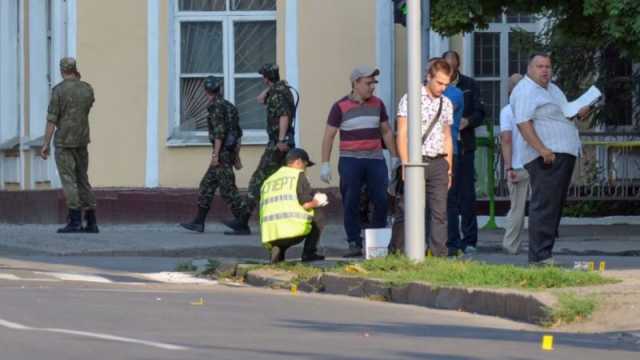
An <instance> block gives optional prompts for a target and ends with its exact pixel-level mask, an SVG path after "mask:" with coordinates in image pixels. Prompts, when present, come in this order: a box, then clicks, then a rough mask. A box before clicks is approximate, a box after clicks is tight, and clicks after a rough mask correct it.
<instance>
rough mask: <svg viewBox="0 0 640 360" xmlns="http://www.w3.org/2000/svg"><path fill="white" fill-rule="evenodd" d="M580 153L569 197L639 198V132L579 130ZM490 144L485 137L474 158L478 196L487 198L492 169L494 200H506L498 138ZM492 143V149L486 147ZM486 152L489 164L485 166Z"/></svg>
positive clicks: (580, 198)
mask: <svg viewBox="0 0 640 360" xmlns="http://www.w3.org/2000/svg"><path fill="white" fill-rule="evenodd" d="M580 138H581V140H582V144H583V148H582V155H581V156H580V158H579V159H578V161H577V162H576V167H575V170H574V173H573V178H572V180H571V186H570V187H569V195H568V197H569V199H571V200H640V133H611V132H610V133H607V132H581V133H580ZM493 139H494V141H493V144H489V142H488V141H487V139H485V143H484V145H485V146H484V147H481V148H480V149H479V151H478V155H477V157H476V173H477V174H478V181H477V188H476V190H477V195H478V199H483V200H487V199H489V198H490V192H491V191H490V190H491V189H490V185H489V180H490V179H491V176H490V174H489V172H493V174H492V175H493V176H494V179H495V180H494V181H493V189H492V190H493V191H494V194H495V198H496V199H506V198H508V196H509V192H508V190H507V180H506V173H505V171H504V166H503V160H502V154H501V150H500V140H499V137H498V136H496V137H494V138H493ZM491 145H493V149H492V150H493V151H491V149H490V147H491ZM488 154H490V155H492V156H491V163H492V166H488V165H489V164H487V161H488V160H489V156H488Z"/></svg>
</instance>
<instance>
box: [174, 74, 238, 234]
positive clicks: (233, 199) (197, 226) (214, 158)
mask: <svg viewBox="0 0 640 360" xmlns="http://www.w3.org/2000/svg"><path fill="white" fill-rule="evenodd" d="M203 86H204V91H205V94H206V96H207V98H208V99H209V106H208V107H207V111H208V113H209V115H208V116H207V127H208V130H209V140H210V141H211V145H212V146H213V151H212V152H211V160H210V161H209V168H208V169H207V172H206V173H205V174H204V176H203V178H202V181H200V188H199V190H198V193H199V196H198V212H197V215H196V217H195V218H194V219H193V221H191V222H190V223H185V224H180V226H182V227H183V228H185V229H187V230H191V231H196V232H204V223H205V220H206V217H207V213H208V212H209V209H210V207H211V202H212V201H213V197H214V195H215V193H216V191H217V190H218V189H219V190H220V196H221V197H222V199H223V200H224V201H225V202H226V203H227V205H228V206H229V207H230V208H231V212H232V213H233V215H234V216H235V217H236V218H239V217H241V216H243V215H244V214H245V213H246V205H245V203H244V201H243V200H242V197H241V196H240V193H239V192H238V188H237V187H236V177H235V174H234V172H233V167H234V165H235V166H236V167H239V165H238V164H239V150H240V138H241V137H242V129H241V128H240V117H239V115H238V110H237V109H236V107H235V106H234V105H233V104H232V103H230V102H229V101H227V100H225V98H224V97H223V96H222V91H221V86H222V80H221V79H216V78H215V77H213V76H209V77H207V78H205V80H204V83H203ZM240 230H242V229H239V230H238V232H240ZM244 231H245V232H246V233H249V228H248V227H247V228H245V229H244Z"/></svg>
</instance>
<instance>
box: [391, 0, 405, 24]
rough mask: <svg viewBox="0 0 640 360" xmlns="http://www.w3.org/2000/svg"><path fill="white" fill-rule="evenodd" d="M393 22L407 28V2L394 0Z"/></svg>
mask: <svg viewBox="0 0 640 360" xmlns="http://www.w3.org/2000/svg"><path fill="white" fill-rule="evenodd" d="M393 22H394V23H396V24H402V26H404V27H407V0H393Z"/></svg>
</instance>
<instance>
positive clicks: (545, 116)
mask: <svg viewBox="0 0 640 360" xmlns="http://www.w3.org/2000/svg"><path fill="white" fill-rule="evenodd" d="M509 103H510V104H511V107H512V109H513V114H514V116H515V119H516V124H522V123H524V122H527V121H529V120H533V127H534V128H535V130H536V132H537V133H538V137H539V138H540V141H542V143H543V144H544V146H546V147H547V148H548V149H550V150H551V151H553V152H554V153H564V154H569V155H573V156H576V157H577V156H578V155H579V154H580V149H581V143H580V133H579V131H578V128H577V127H576V125H575V124H574V123H573V122H572V121H570V120H569V119H567V118H566V117H565V116H564V114H563V113H562V106H563V105H565V104H566V103H567V98H566V96H565V95H564V94H563V93H562V90H560V89H559V88H558V87H557V86H556V85H555V84H553V83H551V82H550V83H549V85H548V86H547V88H546V89H545V88H543V87H542V86H540V85H538V84H537V83H536V82H535V81H533V80H532V79H531V78H529V77H528V76H525V77H524V79H522V81H520V82H519V83H518V85H516V87H515V89H513V92H512V93H511V97H510V98H509ZM525 143H526V141H525ZM539 156H540V154H538V152H537V151H535V150H534V149H533V148H532V147H531V145H529V144H528V143H526V146H525V147H524V151H523V152H522V157H521V160H522V163H523V164H524V165H526V164H528V163H529V162H531V161H533V160H535V159H536V158H538V157H539Z"/></svg>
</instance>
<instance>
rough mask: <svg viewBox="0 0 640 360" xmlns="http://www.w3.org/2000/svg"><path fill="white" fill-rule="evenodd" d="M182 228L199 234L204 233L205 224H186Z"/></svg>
mask: <svg viewBox="0 0 640 360" xmlns="http://www.w3.org/2000/svg"><path fill="white" fill-rule="evenodd" d="M180 226H182V227H183V228H185V229H187V230H191V231H195V232H199V233H201V232H204V224H196V223H186V224H180Z"/></svg>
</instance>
